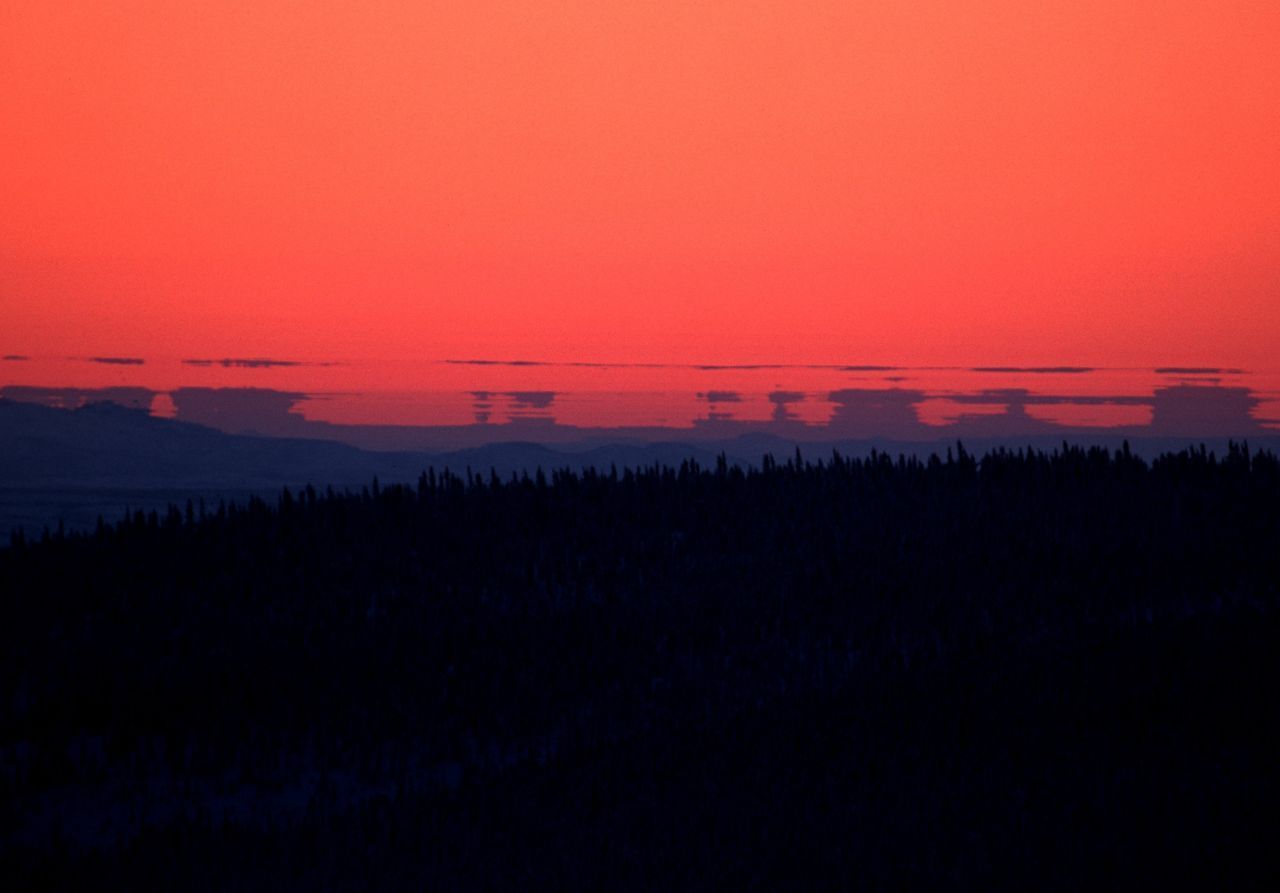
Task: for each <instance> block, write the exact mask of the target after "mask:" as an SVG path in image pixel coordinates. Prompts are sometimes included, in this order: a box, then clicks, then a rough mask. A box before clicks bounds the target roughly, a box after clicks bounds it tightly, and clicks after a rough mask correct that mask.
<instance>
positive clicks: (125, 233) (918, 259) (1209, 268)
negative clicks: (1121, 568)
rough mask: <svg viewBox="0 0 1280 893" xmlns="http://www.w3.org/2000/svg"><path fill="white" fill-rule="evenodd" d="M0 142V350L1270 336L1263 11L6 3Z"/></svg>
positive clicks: (279, 351)
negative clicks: (1, 322)
mask: <svg viewBox="0 0 1280 893" xmlns="http://www.w3.org/2000/svg"><path fill="white" fill-rule="evenodd" d="M0 122H3V124H2V126H0V208H3V213H0V318H2V319H3V325H2V326H0V352H6V353H7V352H14V353H22V354H29V355H35V356H44V355H101V354H113V355H130V356H139V357H154V356H169V357H174V356H274V357H281V356H285V357H291V358H295V359H343V360H350V359H373V360H378V359H389V358H401V357H406V356H411V357H414V358H446V357H513V356H519V357H530V358H538V359H547V360H567V359H573V360H603V361H647V362H758V361H773V362H886V363H971V364H984V363H1082V364H1095V365H1127V364H1150V365H1159V364H1164V363H1196V364H1198V363H1206V364H1223V363H1227V364H1233V365H1241V366H1252V367H1258V366H1274V365H1276V364H1275V360H1274V352H1275V348H1276V345H1278V344H1280V174H1278V171H1280V3H1275V2H1271V0H1263V2H1254V3H1242V2H1227V0H1216V2H1196V3H1187V2H1178V0H1156V2H1115V0H1107V2H1092V0H1088V2H1071V3H1051V4H1039V3H1027V2H972V3H969V2H960V0H947V2H937V3H927V2H921V3H906V2H883V3H866V2H852V0H839V2H825V0H824V2H802V0H790V2H777V3H755V2H748V0H733V2H695V0H685V2H644V3H630V2H628V3H623V2H600V0H594V2H592V0H561V2H555V0H538V2H508V3H493V2H483V0H465V2H463V0H459V2H453V3H432V2H426V0H405V2H375V0H361V2H350V3H336V2H328V0H306V2H263V0H255V2H231V0H222V2H217V3H183V2H175V0H158V2H148V0H140V2H131V3H118V2H108V0H99V2H92V3H89V2H75V3H67V2H61V0H39V2H36V0H10V2H0Z"/></svg>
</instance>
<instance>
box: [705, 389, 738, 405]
mask: <svg viewBox="0 0 1280 893" xmlns="http://www.w3.org/2000/svg"><path fill="white" fill-rule="evenodd" d="M698 399H699V400H706V401H707V402H708V403H741V402H742V395H741V394H739V393H738V392H737V391H707V392H706V393H705V394H704V393H701V392H699V394H698Z"/></svg>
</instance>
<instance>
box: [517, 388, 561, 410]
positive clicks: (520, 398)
mask: <svg viewBox="0 0 1280 893" xmlns="http://www.w3.org/2000/svg"><path fill="white" fill-rule="evenodd" d="M507 396H508V397H510V398H511V399H512V400H514V401H515V403H516V406H519V407H521V408H525V409H546V408H548V407H549V406H550V405H551V404H552V402H553V401H554V400H555V399H556V392H555V391H510V392H508V394H507Z"/></svg>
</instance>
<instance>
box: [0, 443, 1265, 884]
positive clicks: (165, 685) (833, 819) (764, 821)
mask: <svg viewBox="0 0 1280 893" xmlns="http://www.w3.org/2000/svg"><path fill="white" fill-rule="evenodd" d="M1277 543H1280V461H1278V460H1277V458H1276V457H1275V456H1274V455H1273V454H1270V453H1266V452H1263V453H1256V452H1251V451H1250V450H1249V448H1248V447H1247V446H1243V445H1235V444H1233V445H1232V446H1231V447H1230V448H1229V450H1228V451H1227V452H1226V453H1225V454H1223V455H1216V454H1213V453H1210V452H1209V451H1207V450H1205V449H1203V448H1201V449H1195V450H1186V451H1183V452H1180V453H1176V454H1174V453H1170V454H1165V455H1162V456H1160V457H1159V458H1157V459H1154V460H1152V461H1148V460H1145V459H1143V458H1140V457H1138V456H1137V455H1134V454H1131V453H1130V452H1129V450H1128V448H1127V446H1126V447H1125V448H1124V449H1121V450H1118V451H1113V452H1112V451H1108V450H1105V449H1101V448H1092V449H1082V448H1076V447H1071V446H1067V445H1065V444H1064V445H1063V447H1062V448H1061V449H1058V450H1055V451H1053V452H1043V451H1036V450H997V451H994V452H991V453H988V454H986V455H983V456H981V457H978V456H975V455H972V454H970V453H968V452H966V451H965V450H964V448H963V447H961V446H958V445H957V447H956V448H954V449H952V450H948V451H947V453H946V455H945V456H942V457H939V456H934V457H932V458H931V459H928V460H919V459H913V458H905V457H903V458H897V459H895V458H893V457H891V456H889V455H886V454H883V453H877V454H873V455H871V456H870V457H869V458H860V459H853V458H844V457H842V456H840V455H838V454H834V455H830V456H824V457H822V458H821V459H817V460H811V459H806V458H804V457H802V456H801V455H800V454H798V453H797V454H796V455H795V456H794V457H792V458H790V459H787V460H786V461H780V460H777V459H774V458H766V460H765V461H764V463H763V464H762V465H761V466H760V467H758V468H748V469H743V468H740V467H735V466H733V465H731V464H730V463H728V462H725V461H721V462H719V463H717V464H715V465H713V466H710V467H703V466H699V465H697V464H696V463H693V462H686V463H684V464H682V465H680V466H664V465H654V466H650V467H645V468H633V469H616V468H615V469H609V470H603V469H597V470H592V469H588V470H586V471H581V472H571V471H567V470H566V471H555V472H550V473H544V472H543V471H537V472H536V473H533V474H523V475H516V476H511V477H505V478H504V477H500V476H498V475H497V474H495V473H489V472H484V473H481V472H479V471H476V472H469V473H467V474H465V475H455V474H449V473H444V474H437V473H435V472H434V471H428V472H426V473H425V474H423V475H422V477H421V479H420V480H419V481H418V483H417V485H416V486H401V485H396V486H379V484H378V483H377V482H376V481H375V482H373V483H372V484H371V485H370V486H368V487H366V488H364V489H363V490H361V491H359V492H335V491H334V490H332V489H324V490H318V489H317V488H315V487H307V488H305V489H303V490H301V491H293V492H290V491H287V490H286V491H284V492H283V493H281V495H280V496H279V498H278V500H276V501H275V502H274V504H272V503H268V502H266V501H263V500H260V499H252V500H250V501H248V502H247V503H243V504H226V503H223V504H217V505H214V504H193V503H188V504H187V505H185V506H181V507H179V506H174V507H172V508H171V509H170V510H169V511H168V513H157V512H149V513H142V512H136V513H131V514H130V515H129V516H128V517H127V518H126V519H125V520H123V521H121V522H120V523H117V524H105V523H100V524H99V526H98V528H97V530H96V531H90V532H85V533H62V532H56V531H55V532H50V531H45V532H44V533H43V534H42V535H37V534H34V533H28V534H26V535H24V534H21V533H16V534H15V535H14V537H13V541H12V544H11V546H10V547H9V548H7V549H0V593H3V595H2V596H0V598H2V602H0V607H2V610H3V616H4V621H3V623H0V705H2V706H0V795H2V796H0V800H2V801H3V803H4V804H5V805H4V806H2V807H0V878H9V879H10V880H11V881H12V882H13V883H14V884H15V885H14V886H9V885H7V884H6V886H8V888H9V889H21V888H35V887H52V888H63V889H80V888H83V887H85V886H91V887H95V888H101V887H103V886H116V885H119V886H134V887H135V888H136V887H137V886H139V885H143V886H157V885H164V886H167V887H170V888H173V889H192V890H198V889H228V888H236V889H281V888H299V889H301V888H306V889H346V888H351V887H359V888H365V889H433V890H435V889H440V890H450V889H459V890H461V889H489V888H494V889H556V890H569V889H584V890H585V889H658V888H664V887H666V888H671V887H674V888H680V889H688V888H693V887H716V888H721V887H722V888H728V889H772V888H777V887H778V886H780V885H782V886H788V885H806V886H807V885H808V884H807V883H806V879H807V880H808V881H812V880H813V879H815V878H817V879H820V880H822V881H823V883H821V884H820V886H830V885H832V884H835V883H839V884H840V885H841V886H846V885H856V884H862V885H865V886H869V887H872V888H885V887H901V886H912V885H928V886H932V887H938V886H944V887H966V888H967V887H974V886H987V887H990V886H993V885H1000V886H1004V885H1032V886H1034V888H1037V889H1046V888H1047V889H1078V888H1079V887H1080V886H1082V885H1083V884H1086V883H1094V884H1096V883H1099V882H1104V883H1106V884H1107V885H1112V884H1118V883H1121V882H1126V881H1128V882H1132V883H1142V884H1143V885H1148V884H1154V883H1159V882H1164V883H1172V884H1176V885H1179V886H1182V885H1186V884H1188V883H1197V882H1200V883H1206V884H1208V883H1212V884H1214V885H1220V884H1222V883H1223V882H1224V880H1226V879H1231V878H1235V879H1237V880H1238V881H1239V882H1241V883H1243V882H1245V881H1246V880H1251V879H1252V880H1256V879H1258V878H1260V877H1262V873H1263V872H1265V871H1268V870H1270V868H1271V860H1270V856H1269V846H1270V844H1271V839H1270V837H1271V831H1270V830H1269V829H1273V828H1274V827H1275V826H1276V819H1277V818H1280V816H1277V812H1278V810H1277V808H1276V802H1277V801H1276V795H1277V794H1278V793H1280V785H1278V784H1277V780H1278V775H1277V771H1276V763H1275V754H1276V753H1277V748H1278V746H1280V722H1278V721H1277V718H1276V713H1275V709H1274V705H1275V696H1276V694H1277V686H1276V682H1275V680H1276V679H1280V672H1277V671H1280V654H1278V652H1277V649H1276V647H1275V644H1276V641H1277V633H1278V632H1280V622H1278V621H1277V607H1280V605H1278V602H1280V549H1277V548H1276V544H1277Z"/></svg>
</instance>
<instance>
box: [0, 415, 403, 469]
mask: <svg viewBox="0 0 1280 893" xmlns="http://www.w3.org/2000/svg"><path fill="white" fill-rule="evenodd" d="M420 465H421V462H420V461H419V460H418V459H417V458H416V457H415V458H412V459H411V458H410V457H409V456H407V455H402V454H393V453H367V452H365V451H363V450H359V449H356V448H354V447H349V446H345V445H342V444H337V443H330V442H326V441H319V440H302V439H283V438H268V437H247V436H240V435H231V434H224V433H222V432H220V431H216V430H214V429H212V428H206V427H204V426H201V425H193V424H190V423H188V422H176V421H173V420H170V419H160V418H155V417H152V416H150V415H148V414H147V413H146V412H145V411H143V410H137V409H127V408H125V407H122V406H119V405H117V404H114V403H94V404H90V405H88V406H85V407H83V408H80V409H75V410H61V409H53V408H49V407H44V406H37V405H34V404H26V403H17V402H13V401H7V400H0V485H4V486H10V487H13V486H56V485H75V486H111V487H154V488H164V487H173V486H204V487H209V486H232V487H246V486H264V485H265V486H270V487H280V486H283V485H284V484H286V483H293V484H295V485H296V484H300V483H305V482H306V481H317V480H324V481H326V482H328V481H333V482H342V483H355V482H358V481H364V480H368V479H369V478H370V477H372V476H373V475H374V474H378V473H388V474H391V475H395V476H396V477H401V476H402V477H403V478H404V479H406V480H408V479H411V478H413V477H415V476H416V475H417V473H418V472H419V471H420V470H421V469H420V467H419V466H420Z"/></svg>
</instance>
